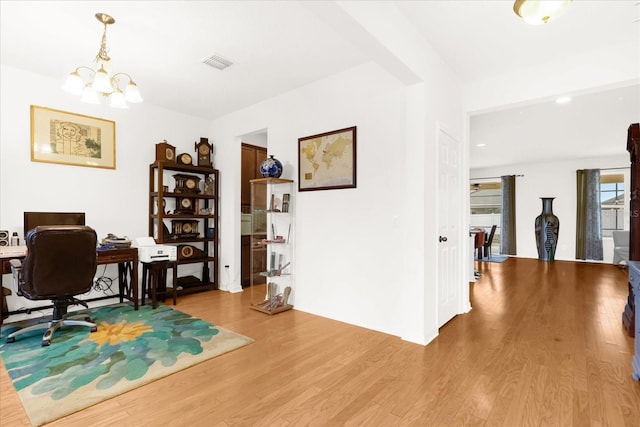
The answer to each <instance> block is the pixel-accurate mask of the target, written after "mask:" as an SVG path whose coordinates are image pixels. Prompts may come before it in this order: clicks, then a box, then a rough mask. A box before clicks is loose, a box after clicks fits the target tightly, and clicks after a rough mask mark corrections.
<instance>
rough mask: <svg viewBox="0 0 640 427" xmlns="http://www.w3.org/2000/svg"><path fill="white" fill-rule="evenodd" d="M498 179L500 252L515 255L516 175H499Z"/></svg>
mask: <svg viewBox="0 0 640 427" xmlns="http://www.w3.org/2000/svg"><path fill="white" fill-rule="evenodd" d="M500 180H501V183H502V215H501V218H500V253H501V254H505V255H516V176H515V175H506V176H501V177H500Z"/></svg>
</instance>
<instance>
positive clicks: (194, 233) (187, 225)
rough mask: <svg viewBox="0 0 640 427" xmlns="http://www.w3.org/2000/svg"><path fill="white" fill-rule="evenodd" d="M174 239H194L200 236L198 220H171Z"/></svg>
mask: <svg viewBox="0 0 640 427" xmlns="http://www.w3.org/2000/svg"><path fill="white" fill-rule="evenodd" d="M171 228H172V233H171V237H172V238H173V239H193V238H197V237H199V236H200V232H199V231H198V220H192V219H174V220H171Z"/></svg>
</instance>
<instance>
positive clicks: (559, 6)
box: [513, 0, 573, 25]
mask: <svg viewBox="0 0 640 427" xmlns="http://www.w3.org/2000/svg"><path fill="white" fill-rule="evenodd" d="M572 1H573V0H516V2H515V3H514V4H513V11H514V12H515V13H516V15H518V16H519V17H521V18H522V19H524V21H525V22H526V23H527V24H531V25H540V24H546V23H547V22H549V21H552V20H554V19H556V18H557V17H558V16H560V15H562V14H563V13H564V11H565V10H566V9H567V7H569V5H570V4H571V2H572Z"/></svg>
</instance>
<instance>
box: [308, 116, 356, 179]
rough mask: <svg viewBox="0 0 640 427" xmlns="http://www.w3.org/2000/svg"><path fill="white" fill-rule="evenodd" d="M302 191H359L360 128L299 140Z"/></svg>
mask: <svg viewBox="0 0 640 427" xmlns="http://www.w3.org/2000/svg"><path fill="white" fill-rule="evenodd" d="M298 174H299V175H298V190H299V191H312V190H333V189H338V188H356V126H353V127H349V128H345V129H338V130H334V131H331V132H325V133H321V134H318V135H311V136H305V137H303V138H298Z"/></svg>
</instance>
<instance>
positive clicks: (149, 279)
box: [141, 261, 178, 308]
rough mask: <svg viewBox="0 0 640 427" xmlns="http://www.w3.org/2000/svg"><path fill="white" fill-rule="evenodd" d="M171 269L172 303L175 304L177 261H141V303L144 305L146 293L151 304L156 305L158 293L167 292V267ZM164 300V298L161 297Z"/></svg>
mask: <svg viewBox="0 0 640 427" xmlns="http://www.w3.org/2000/svg"><path fill="white" fill-rule="evenodd" d="M169 268H171V269H172V270H173V286H172V287H171V290H172V293H173V305H176V291H177V289H176V288H177V283H178V262H177V261H153V262H143V263H142V301H141V303H142V305H144V302H145V297H146V295H150V296H151V306H152V307H153V308H156V307H157V306H158V299H157V295H158V293H160V292H162V293H164V294H165V296H166V294H167V292H168V291H169V289H167V269H169ZM163 301H164V298H163Z"/></svg>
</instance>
